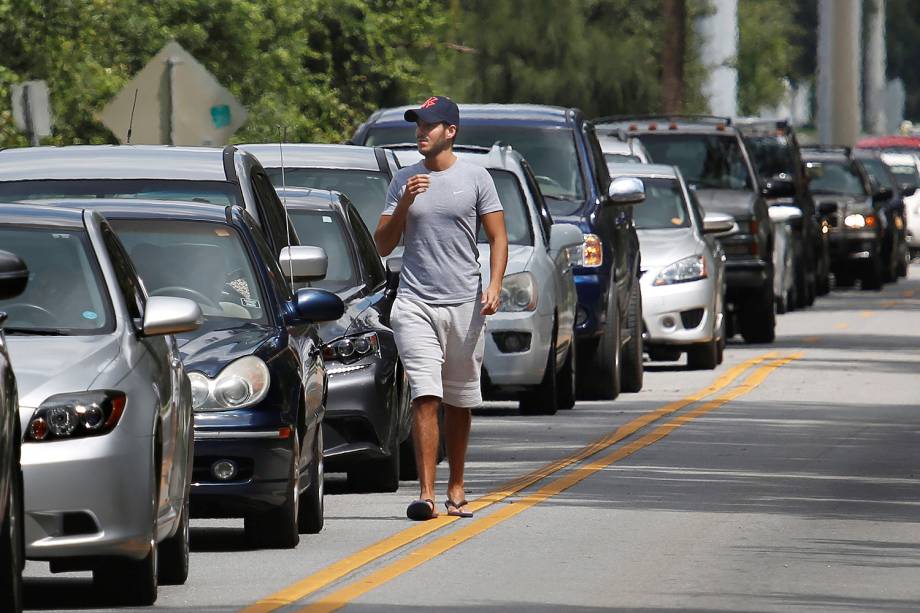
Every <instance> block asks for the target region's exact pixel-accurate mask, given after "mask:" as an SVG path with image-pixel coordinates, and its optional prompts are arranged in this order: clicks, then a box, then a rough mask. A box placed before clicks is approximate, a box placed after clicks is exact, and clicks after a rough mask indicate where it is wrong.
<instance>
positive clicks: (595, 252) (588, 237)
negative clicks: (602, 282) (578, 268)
mask: <svg viewBox="0 0 920 613" xmlns="http://www.w3.org/2000/svg"><path fill="white" fill-rule="evenodd" d="M603 246H604V245H603V243H602V242H601V239H600V237H599V236H598V235H597V234H585V246H584V262H583V263H582V266H586V267H588V268H597V267H598V266H600V265H601V264H603V263H604V249H603Z"/></svg>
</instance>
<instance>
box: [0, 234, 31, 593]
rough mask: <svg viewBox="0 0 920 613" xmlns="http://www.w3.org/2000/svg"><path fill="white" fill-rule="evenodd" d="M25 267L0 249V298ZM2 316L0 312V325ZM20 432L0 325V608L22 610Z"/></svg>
mask: <svg viewBox="0 0 920 613" xmlns="http://www.w3.org/2000/svg"><path fill="white" fill-rule="evenodd" d="M28 278H29V271H28V270H27V269H26V266H25V264H24V263H23V262H22V260H20V259H19V258H17V257H16V256H15V255H13V254H11V253H7V252H6V251H0V300H6V299H9V298H15V297H16V296H18V295H19V294H21V293H22V291H23V290H24V289H25V287H26V283H27V281H28ZM5 319H6V314H5V313H0V326H2V325H3V321H4V320H5ZM21 445H22V436H21V435H20V424H19V401H18V400H17V395H16V378H15V377H14V376H13V369H12V367H11V366H10V358H9V355H7V352H6V345H5V344H4V341H3V330H2V328H0V610H3V611H21V610H22V569H23V568H24V567H25V562H26V557H25V550H24V547H25V538H24V536H23V497H22V469H21V468H20V466H19V453H20V446H21Z"/></svg>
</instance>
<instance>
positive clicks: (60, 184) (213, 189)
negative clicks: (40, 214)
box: [0, 179, 242, 206]
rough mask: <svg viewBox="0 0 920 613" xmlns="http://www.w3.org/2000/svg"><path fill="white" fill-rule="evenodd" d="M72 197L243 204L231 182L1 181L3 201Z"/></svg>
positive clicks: (225, 204) (147, 180)
mask: <svg viewBox="0 0 920 613" xmlns="http://www.w3.org/2000/svg"><path fill="white" fill-rule="evenodd" d="M52 198H56V199H71V198H125V199H130V200H134V199H147V200H174V201H175V200H178V201H180V202H204V203H208V204H219V205H223V206H227V205H231V204H241V199H242V196H241V195H240V191H239V188H238V187H237V186H236V185H234V184H233V183H229V182H227V181H190V180H169V179H79V180H53V181H51V180H49V181H4V182H0V202H17V201H20V200H41V199H45V200H47V199H52Z"/></svg>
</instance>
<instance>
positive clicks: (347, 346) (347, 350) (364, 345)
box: [323, 332, 380, 364]
mask: <svg viewBox="0 0 920 613" xmlns="http://www.w3.org/2000/svg"><path fill="white" fill-rule="evenodd" d="M379 349H380V340H379V339H378V338H377V333H376V332H367V333H364V334H358V335H355V336H346V337H344V338H340V339H337V340H334V341H332V342H329V343H326V344H325V345H323V359H325V360H326V361H327V362H329V361H334V362H343V363H346V364H347V363H350V362H355V361H357V360H360V359H361V358H364V357H367V356H369V355H371V354H377V353H378V351H379Z"/></svg>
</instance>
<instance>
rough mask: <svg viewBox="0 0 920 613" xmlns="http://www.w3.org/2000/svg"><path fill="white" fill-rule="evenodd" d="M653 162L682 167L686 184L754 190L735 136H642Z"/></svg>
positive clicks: (712, 187)
mask: <svg viewBox="0 0 920 613" xmlns="http://www.w3.org/2000/svg"><path fill="white" fill-rule="evenodd" d="M641 138H642V144H643V145H645V148H646V149H648V152H649V156H650V157H651V159H652V161H653V162H655V163H657V164H671V165H674V166H677V167H678V168H680V172H681V174H683V176H684V180H685V181H687V183H690V184H692V185H695V186H697V187H701V188H704V189H705V188H711V189H753V188H754V182H753V178H752V177H751V175H750V172H749V171H748V167H747V164H745V161H744V155H743V153H742V151H741V146H740V144H739V143H738V139H737V138H736V137H735V136H734V135H733V134H726V135H724V136H722V135H717V134H643V135H642V137H641Z"/></svg>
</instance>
